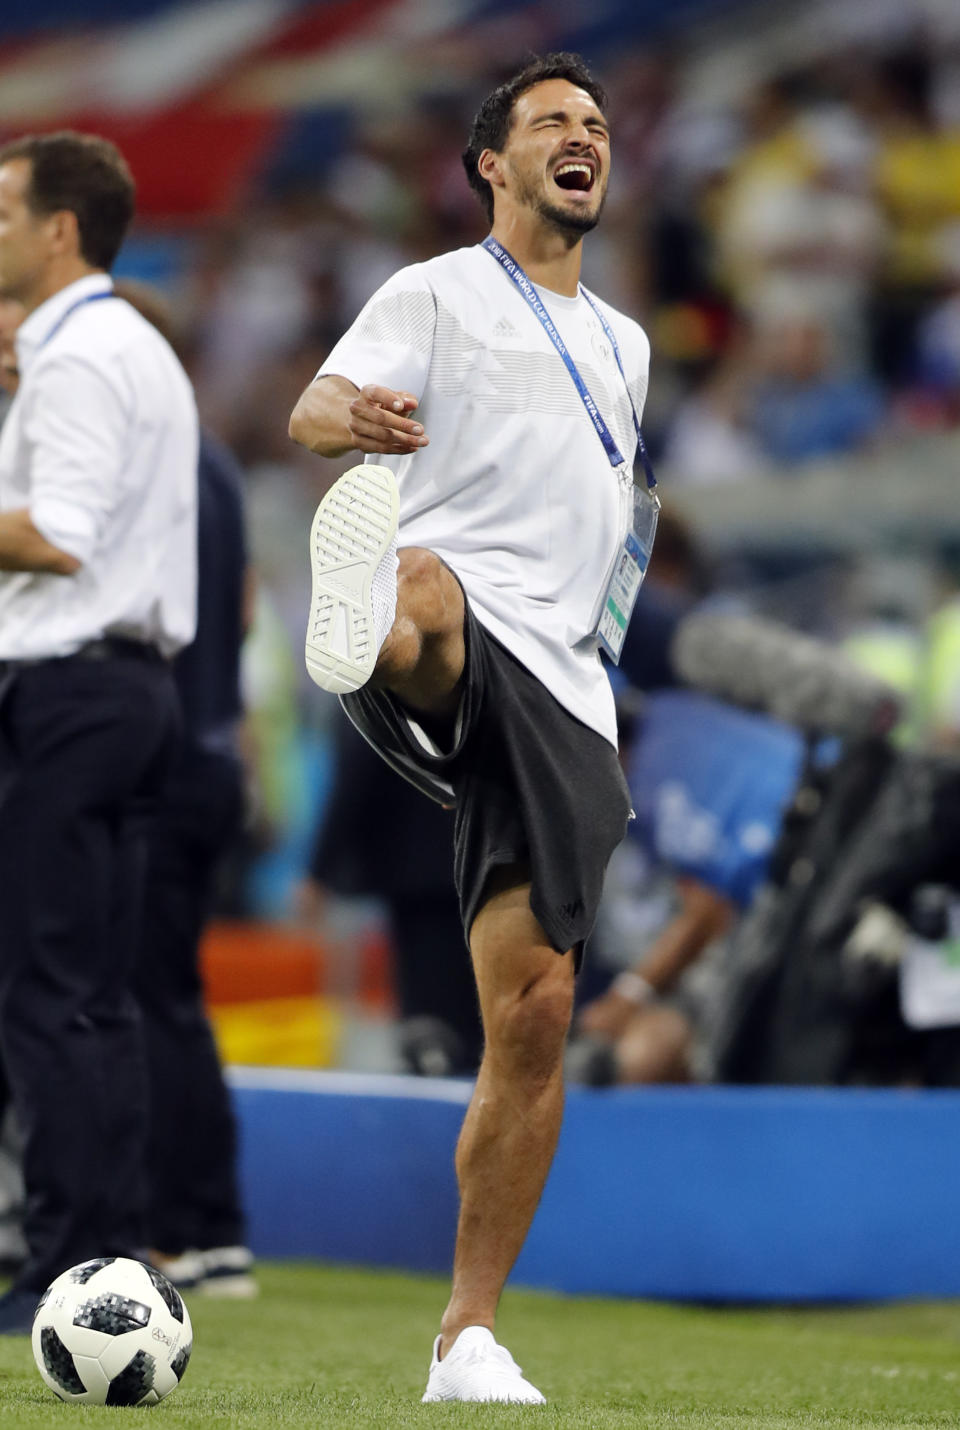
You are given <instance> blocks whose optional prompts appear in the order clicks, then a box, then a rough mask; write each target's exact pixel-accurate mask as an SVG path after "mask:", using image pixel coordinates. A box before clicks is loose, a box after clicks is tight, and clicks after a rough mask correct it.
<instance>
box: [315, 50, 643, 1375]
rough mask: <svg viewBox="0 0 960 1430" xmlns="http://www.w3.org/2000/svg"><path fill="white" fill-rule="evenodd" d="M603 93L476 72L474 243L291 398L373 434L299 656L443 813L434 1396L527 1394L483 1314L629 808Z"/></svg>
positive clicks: (517, 1215)
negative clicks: (606, 635)
mask: <svg viewBox="0 0 960 1430" xmlns="http://www.w3.org/2000/svg"><path fill="white" fill-rule="evenodd" d="M605 103H606V100H605V95H604V93H603V90H602V89H601V88H600V86H599V85H598V84H597V82H596V81H595V80H594V79H593V78H592V76H591V75H590V74H589V72H588V71H587V70H586V68H585V67H584V65H583V63H582V61H581V60H579V58H578V57H577V56H573V55H563V54H561V55H549V56H547V57H545V58H544V59H540V60H537V61H535V62H533V63H531V64H530V65H528V66H527V67H526V68H525V69H524V70H522V71H521V72H520V73H519V74H517V75H516V76H515V77H514V78H513V79H512V80H510V81H508V82H507V83H506V84H504V85H501V86H500V87H499V88H498V89H496V90H495V91H494V92H493V93H492V94H491V95H490V96H489V98H488V99H487V100H486V101H485V102H484V104H483V105H482V106H481V108H480V111H479V112H478V114H477V117H476V119H475V120H474V124H473V129H472V132H471V136H470V141H469V145H468V148H467V150H466V152H465V154H464V165H465V168H466V171H467V176H468V179H469V181H470V184H471V186H472V187H473V188H474V189H475V191H476V192H477V194H478V195H479V197H480V199H481V201H482V202H483V204H484V206H485V208H486V211H487V214H488V217H489V218H490V219H491V220H492V230H491V239H488V240H487V243H486V245H480V246H477V247H473V248H465V249H461V250H459V251H456V252H453V253H448V254H445V255H443V256H441V257H439V258H435V259H433V260H431V261H429V262H427V263H421V264H415V265H413V266H412V267H409V268H405V269H403V270H401V271H400V272H399V273H397V274H396V275H395V276H394V277H393V278H391V279H390V280H389V281H388V282H387V283H386V284H384V286H383V287H382V288H381V289H380V290H379V291H378V292H377V293H375V294H374V296H373V297H372V298H371V299H370V301H369V302H368V304H367V306H366V307H365V308H364V310H363V312H362V313H361V314H360V316H359V317H358V318H357V320H356V322H355V323H354V324H353V326H352V327H351V328H350V330H349V331H348V332H347V333H346V334H345V336H344V337H343V338H342V339H341V340H340V342H339V343H338V344H337V346H336V347H335V348H334V350H333V352H332V353H331V354H330V357H329V358H328V359H327V361H326V362H325V363H324V365H323V367H322V368H321V370H320V373H319V374H318V376H317V378H316V379H315V380H314V382H313V383H312V384H311V385H310V386H309V387H308V388H307V390H306V391H305V392H304V394H303V396H302V397H301V398H300V401H299V402H298V404H297V406H296V408H295V410H294V413H293V416H292V418H291V421H290V433H291V436H292V437H293V438H294V439H295V440H296V441H298V442H300V443H302V444H303V445H304V446H306V447H309V448H310V449H311V450H313V451H315V452H318V453H320V454H321V455H322V456H325V457H338V456H341V455H343V454H344V453H346V452H348V451H359V452H363V453H365V454H368V455H369V457H370V458H372V461H369V462H367V463H366V464H364V465H361V466H359V467H354V468H353V469H351V471H349V472H347V473H346V474H345V475H344V476H343V477H341V478H340V480H339V481H338V482H337V483H336V484H335V485H334V486H333V487H332V488H331V490H330V491H329V492H328V494H327V496H326V497H325V498H324V500H323V501H322V502H321V504H320V507H319V509H318V511H317V515H316V518H315V520H314V524H313V529H312V532H311V554H312V562H313V600H312V607H311V613H310V621H309V626H308V631H307V643H306V661H307V668H308V670H309V672H310V674H311V676H312V678H313V679H314V680H315V681H316V682H317V684H319V685H321V686H323V687H324V688H325V689H327V690H332V691H336V692H337V693H338V694H340V696H341V700H342V702H343V705H344V708H345V710H346V711H347V714H348V715H349V716H350V718H351V719H352V720H353V721H354V723H355V724H356V725H357V726H358V728H359V729H360V730H361V731H362V732H363V733H364V734H365V735H366V737H367V738H368V739H369V740H370V741H371V743H373V744H374V745H375V746H376V747H377V749H378V750H379V751H380V753H381V754H382V755H383V756H384V758H385V759H386V760H387V761H388V762H389V763H390V764H392V765H393V766H394V767H395V768H397V769H399V770H400V771H401V772H402V773H403V774H405V775H406V776H407V778H409V779H411V780H412V781H413V782H414V783H416V784H418V785H420V787H421V788H422V789H424V790H425V791H426V792H427V793H430V794H432V795H433V796H434V797H435V798H438V799H440V800H441V801H442V802H443V803H446V804H448V805H451V806H454V807H455V809H456V816H455V818H456V823H455V873H456V880H457V888H458V892H459V896H460V904H461V910H462V914H463V921H464V928H465V930H466V932H467V937H468V942H469V945H470V951H471V955H472V958H473V964H474V969H475V974H476V981H477V989H478V992H479V998H480V1008H481V1013H482V1017H483V1026H484V1037H485V1049H484V1055H483V1062H482V1065H481V1067H480V1071H479V1074H478V1077H477V1083H476V1088H475V1091H474V1094H473V1098H472V1100H471V1103H470V1106H469V1109H468V1111H467V1115H466V1119H465V1121H464V1125H463V1130H462V1132H461V1134H460V1139H459V1143H458V1145H457V1153H456V1168H457V1177H458V1182H459V1187H460V1218H459V1225H458V1230H457V1243H456V1252H455V1259H454V1271H453V1286H452V1291H451V1296H450V1301H449V1303H448V1305H447V1308H446V1310H445V1312H444V1314H443V1318H442V1321H441V1333H440V1335H439V1336H438V1337H437V1341H436V1344H435V1348H434V1356H433V1363H432V1365H431V1368H430V1375H429V1381H428V1385H427V1391H426V1394H425V1395H424V1399H425V1400H497V1401H526V1402H530V1403H539V1402H541V1401H542V1400H543V1397H542V1396H541V1394H540V1392H539V1391H537V1390H536V1389H535V1388H534V1387H533V1386H532V1385H530V1384H529V1383H528V1382H527V1381H526V1380H524V1379H523V1378H522V1376H521V1374H520V1370H519V1368H518V1367H517V1366H516V1365H515V1364H514V1362H513V1360H512V1358H511V1357H510V1355H509V1353H508V1352H507V1351H506V1350H505V1349H504V1348H503V1347H501V1346H498V1345H497V1344H496V1341H495V1340H494V1338H493V1334H492V1330H493V1324H494V1316H495V1313H496V1309H497V1303H498V1301H499V1298H500V1294H501V1291H502V1289H503V1286H504V1283H505V1281H506V1278H507V1276H508V1274H509V1272H510V1268H511V1267H512V1265H513V1263H514V1261H515V1259H516V1257H517V1254H518V1252H519V1251H520V1248H521V1246H522V1244H523V1241H524V1238H525V1236H526V1234H527V1231H528V1229H529V1226H530V1223H531V1221H532V1219H533V1215H534V1212H535V1210H536V1207H537V1203H538V1201H539V1198H540V1195H541V1192H542V1190H543V1186H544V1182H545V1180H546V1176H547V1172H548V1170H549V1168H550V1163H551V1160H552V1158H553V1154H554V1150H555V1147H556V1143H557V1136H558V1133H559V1130H560V1122H561V1116H562V1106H563V1080H562V1064H563V1049H564V1042H565V1038H566V1033H567V1028H568V1025H569V1021H570V1015H571V1008H572V1002H573V981H574V971H575V968H576V965H577V963H578V961H579V958H580V954H581V950H582V946H583V942H584V939H585V938H586V937H587V935H588V934H589V932H590V928H591V926H592V923H593V919H594V914H595V910H596V905H597V900H598V898H599V895H600V890H601V886H602V882H603V875H604V870H605V868H606V864H607V861H608V859H609V857H610V854H611V852H612V850H613V849H614V848H615V846H616V845H617V843H618V842H619V841H620V839H621V838H622V837H623V834H624V832H625V829H626V822H627V818H628V814H629V803H628V797H627V792H626V787H625V784H624V781H623V777H622V775H621V773H620V769H619V765H618V763H617V756H616V738H617V734H616V721H615V716H614V706H613V697H612V694H611V691H610V686H609V682H608V680H607V677H606V674H605V672H604V670H603V667H602V664H601V661H600V656H599V650H598V639H597V633H598V628H599V620H600V613H601V612H602V611H603V610H604V609H605V607H606V605H607V596H608V593H609V590H610V583H611V580H613V579H614V572H615V570H616V569H617V568H618V566H619V564H620V554H621V551H622V550H623V543H624V539H625V536H626V533H627V532H628V530H629V529H630V525H631V513H632V495H631V492H632V477H631V470H632V459H633V457H634V454H635V452H636V450H637V445H638V433H639V428H638V421H639V413H640V410H641V409H642V406H643V400H644V397H645V395H646V386H647V371H648V364H649V345H648V343H647V339H646V337H645V335H644V334H643V332H642V330H641V329H640V328H639V327H638V326H637V325H636V324H635V323H634V322H632V321H631V320H630V319H628V318H625V317H624V316H623V315H622V314H620V313H618V312H616V311H615V310H614V309H612V308H610V307H608V306H607V305H606V304H601V303H600V302H599V300H597V299H595V298H593V297H592V295H588V294H587V293H586V292H585V290H584V289H583V288H582V287H581V285H580V282H579V277H580V259H581V244H582V240H583V236H584V235H585V234H586V233H588V232H589V230H590V229H592V228H593V227H594V225H595V224H596V222H597V220H598V218H599V216H600V211H601V209H602V206H603V200H604V194H605V192H606V188H607V180H608V176H609V167H610V141H609V132H608V127H607V122H606V120H605V118H604V112H603V111H604V108H605ZM491 240H492V241H491ZM531 295H532V296H531ZM551 328H552V329H553V331H554V333H555V334H558V335H559V338H560V339H561V340H562V341H561V343H560V344H559V345H558V343H557V342H556V341H555V340H554V337H553V336H552V335H551V331H550V330H551ZM578 384H579V385H578ZM581 386H582V387H583V388H584V389H585V391H586V394H587V395H586V397H585V396H584V395H583V393H582V392H581V390H580V387H581ZM590 401H592V402H593V404H594V408H595V410H596V411H597V412H598V414H599V421H597V420H596V419H595V418H594V417H593V416H592V415H591V410H590ZM414 414H416V415H414ZM601 429H602V432H603V433H605V434H606V439H609V441H608V440H606V439H605V438H604V436H603V435H601ZM611 451H612V452H614V453H615V455H616V457H617V458H618V459H619V465H618V463H617V462H615V460H614V456H612V455H611ZM621 453H625V454H626V458H625V459H624V458H623V457H622V456H621V455H620V454H621ZM398 529H399V538H400V540H402V547H401V549H400V550H399V552H398V550H397V548H398ZM371 816H372V817H376V815H375V811H371Z"/></svg>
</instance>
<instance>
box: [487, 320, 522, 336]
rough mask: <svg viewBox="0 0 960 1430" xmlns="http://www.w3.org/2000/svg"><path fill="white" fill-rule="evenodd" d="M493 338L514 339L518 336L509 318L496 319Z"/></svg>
mask: <svg viewBox="0 0 960 1430" xmlns="http://www.w3.org/2000/svg"><path fill="white" fill-rule="evenodd" d="M493 336H494V337H495V338H515V337H518V336H519V334H518V333H517V330H516V328H515V327H514V326H513V324H512V323H511V321H510V319H509V318H498V319H497V321H496V323H495V324H494V326H493Z"/></svg>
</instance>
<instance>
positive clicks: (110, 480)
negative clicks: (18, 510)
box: [23, 354, 129, 563]
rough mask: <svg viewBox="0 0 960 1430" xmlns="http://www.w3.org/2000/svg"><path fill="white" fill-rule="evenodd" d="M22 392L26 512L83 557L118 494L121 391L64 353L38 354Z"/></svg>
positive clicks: (124, 423)
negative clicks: (38, 364) (41, 357)
mask: <svg viewBox="0 0 960 1430" xmlns="http://www.w3.org/2000/svg"><path fill="white" fill-rule="evenodd" d="M24 396H25V397H26V406H25V410H24V420H23V437H24V443H25V447H26V457H27V466H28V474H29V503H28V504H29V509H30V517H31V520H32V521H33V524H34V526H35V527H36V528H37V530H38V531H39V532H40V534H41V536H44V537H45V538H46V539H47V541H49V542H50V543H51V544H52V545H53V546H56V547H57V548H58V549H59V550H61V551H66V552H67V553H68V554H69V555H70V556H73V557H75V558H76V559H77V560H78V561H80V562H81V563H83V562H85V561H87V560H89V558H90V556H91V554H92V553H93V552H94V550H95V549H96V546H97V542H98V541H99V539H100V537H101V534H102V532H103V530H104V526H105V523H106V521H107V519H108V518H109V516H110V513H111V511H112V510H113V509H114V507H115V505H116V503H117V500H118V499H119V496H120V483H121V475H122V471H123V465H124V456H125V442H126V440H127V434H128V432H129V421H128V420H127V418H126V417H125V414H124V412H123V403H122V398H121V394H120V392H119V390H116V389H114V388H113V387H112V386H111V383H110V382H109V381H108V379H107V378H106V377H105V376H104V375H103V374H102V373H101V372H98V371H97V369H96V368H94V367H93V366H92V365H91V364H90V363H88V362H87V361H85V360H84V359H83V358H82V357H80V356H77V355H73V354H63V355H58V356H56V357H54V358H51V359H50V360H48V361H46V362H44V364H43V368H42V371H40V372H38V373H37V374H36V380H35V381H31V384H30V390H29V392H28V393H25V394H24Z"/></svg>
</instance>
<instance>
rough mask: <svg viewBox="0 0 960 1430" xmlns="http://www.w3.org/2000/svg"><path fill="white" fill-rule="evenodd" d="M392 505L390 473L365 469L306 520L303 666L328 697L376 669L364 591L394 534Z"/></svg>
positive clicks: (346, 478)
mask: <svg viewBox="0 0 960 1430" xmlns="http://www.w3.org/2000/svg"><path fill="white" fill-rule="evenodd" d="M399 504H400V502H399V496H398V493H397V483H396V478H395V477H394V475H393V472H391V471H390V469H389V468H388V467H377V466H373V465H372V464H367V463H364V464H363V465H362V466H359V467H351V469H350V471H349V472H344V474H343V476H342V477H340V479H339V480H338V481H336V482H335V483H334V484H333V486H332V487H331V488H330V490H329V491H328V492H327V494H326V496H325V497H324V498H323V500H322V501H321V503H320V505H319V506H318V507H317V511H316V515H315V516H314V518H313V525H312V526H311V528H310V558H311V565H312V571H313V585H312V592H311V597H310V619H309V623H308V625H307V639H306V645H305V648H304V659H305V661H306V666H307V673H308V675H309V676H310V679H311V680H312V681H313V682H314V684H316V685H319V686H320V687H321V688H322V689H323V690H329V691H332V692H333V693H334V694H335V695H346V694H348V693H349V692H350V691H351V690H358V689H359V688H360V686H361V685H365V684H366V682H367V681H368V680H369V679H370V676H371V675H372V674H373V668H374V666H375V665H376V663H377V656H378V655H379V653H380V651H379V647H378V645H377V639H376V628H375V623H374V618H373V606H372V603H371V599H370V588H371V585H372V582H373V576H374V572H375V571H376V569H377V567H378V566H379V564H380V562H381V561H382V559H383V557H384V555H385V554H386V552H387V550H388V549H389V546H390V543H391V541H392V540H393V537H394V534H395V532H396V530H397V520H398V512H399Z"/></svg>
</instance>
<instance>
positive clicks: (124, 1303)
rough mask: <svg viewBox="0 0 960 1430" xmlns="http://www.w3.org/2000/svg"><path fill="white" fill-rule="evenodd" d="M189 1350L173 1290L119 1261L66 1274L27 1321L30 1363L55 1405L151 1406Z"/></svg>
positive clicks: (185, 1320)
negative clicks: (59, 1402) (30, 1321)
mask: <svg viewBox="0 0 960 1430" xmlns="http://www.w3.org/2000/svg"><path fill="white" fill-rule="evenodd" d="M192 1349H193V1330H192V1327H191V1325H190V1316H189V1313H188V1311H187V1308H186V1306H185V1305H184V1304H183V1301H182V1299H181V1297H180V1293H179V1291H178V1290H177V1289H176V1287H175V1286H173V1285H171V1283H170V1282H169V1281H168V1280H167V1278H166V1277H165V1276H161V1274H160V1272H159V1271H155V1270H154V1268H153V1267H152V1266H146V1265H144V1263H143V1262H142V1261H131V1260H129V1259H128V1258H127V1257H123V1256H102V1257H99V1258H98V1259H97V1260H96V1261H84V1262H83V1263H82V1264H81V1265H80V1266H72V1267H71V1268H70V1270H69V1271H64V1273H63V1275H62V1276H58V1277H57V1279H56V1281H53V1282H51V1284H50V1285H49V1286H48V1287H47V1289H46V1291H44V1293H43V1296H42V1298H41V1300H40V1304H39V1306H38V1307H37V1311H36V1315H35V1316H34V1318H33V1358H34V1360H35V1361H36V1363H37V1369H38V1370H39V1372H40V1374H41V1375H42V1376H43V1379H44V1380H45V1381H46V1383H47V1385H49V1387H50V1389H51V1390H52V1391H53V1392H54V1394H55V1395H59V1397H60V1399H61V1400H69V1401H76V1402H77V1403H85V1404H87V1405H156V1403H157V1401H158V1400H162V1399H163V1397H164V1396H165V1395H169V1394H170V1392H171V1390H175V1389H176V1388H177V1386H178V1385H179V1384H180V1380H181V1378H182V1376H183V1372H184V1371H185V1370H186V1368H187V1361H188V1360H189V1359H190V1352H191V1350H192Z"/></svg>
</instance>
